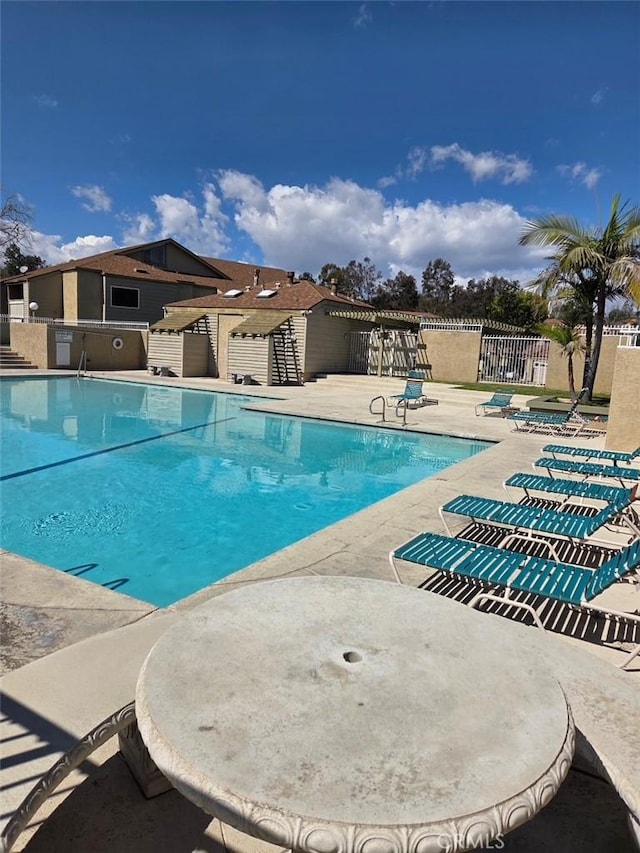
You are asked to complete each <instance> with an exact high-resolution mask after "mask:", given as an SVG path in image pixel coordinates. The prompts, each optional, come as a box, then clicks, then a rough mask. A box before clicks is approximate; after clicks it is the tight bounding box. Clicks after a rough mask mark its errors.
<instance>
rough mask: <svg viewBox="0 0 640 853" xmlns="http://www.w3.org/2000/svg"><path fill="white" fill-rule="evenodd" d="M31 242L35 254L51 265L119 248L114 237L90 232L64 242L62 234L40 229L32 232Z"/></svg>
mask: <svg viewBox="0 0 640 853" xmlns="http://www.w3.org/2000/svg"><path fill="white" fill-rule="evenodd" d="M29 243H30V249H31V250H32V251H33V254H35V255H39V256H40V257H41V258H43V259H44V260H45V261H46V262H47V264H48V265H49V266H52V265H53V264H63V263H65V261H70V260H72V259H74V258H86V257H88V256H89V255H99V254H100V253H101V252H111V251H113V250H114V249H117V248H118V244H117V243H116V241H115V240H114V239H113V237H110V236H108V235H104V236H103V237H96V236H94V235H93V234H88V235H87V236H85V237H76V238H75V240H72V241H71V242H69V243H62V237H61V236H60V235H58V234H42V233H41V232H40V231H32V232H31V235H30V241H29Z"/></svg>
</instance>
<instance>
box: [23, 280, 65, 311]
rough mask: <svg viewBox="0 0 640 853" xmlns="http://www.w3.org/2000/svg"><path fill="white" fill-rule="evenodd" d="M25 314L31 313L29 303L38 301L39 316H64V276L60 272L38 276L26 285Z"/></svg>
mask: <svg viewBox="0 0 640 853" xmlns="http://www.w3.org/2000/svg"><path fill="white" fill-rule="evenodd" d="M24 297H25V306H24V316H25V317H27V316H28V315H29V303H30V302H37V303H38V310H37V311H36V316H38V317H62V316H63V314H62V311H63V308H62V277H61V275H60V273H59V272H55V273H49V274H48V275H42V276H38V278H34V279H31V280H30V281H28V282H27V283H26V284H25V286H24Z"/></svg>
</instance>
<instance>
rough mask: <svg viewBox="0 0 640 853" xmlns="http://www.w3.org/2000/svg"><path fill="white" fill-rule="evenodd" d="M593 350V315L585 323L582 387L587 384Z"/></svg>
mask: <svg viewBox="0 0 640 853" xmlns="http://www.w3.org/2000/svg"><path fill="white" fill-rule="evenodd" d="M592 352H593V317H591V318H588V319H587V320H586V321H585V324H584V370H583V372H582V387H583V388H585V387H586V385H587V377H588V376H589V368H590V366H591V357H592Z"/></svg>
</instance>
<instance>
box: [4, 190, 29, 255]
mask: <svg viewBox="0 0 640 853" xmlns="http://www.w3.org/2000/svg"><path fill="white" fill-rule="evenodd" d="M32 216H33V211H32V209H31V208H30V207H29V205H28V204H27V203H26V202H25V201H24V199H23V198H22V196H21V195H18V193H14V194H13V195H10V196H7V197H6V198H5V200H4V201H3V202H2V207H0V250H3V249H4V248H5V246H8V245H9V244H11V243H16V244H18V245H21V244H22V245H24V244H25V243H28V238H29V226H30V224H31V219H32Z"/></svg>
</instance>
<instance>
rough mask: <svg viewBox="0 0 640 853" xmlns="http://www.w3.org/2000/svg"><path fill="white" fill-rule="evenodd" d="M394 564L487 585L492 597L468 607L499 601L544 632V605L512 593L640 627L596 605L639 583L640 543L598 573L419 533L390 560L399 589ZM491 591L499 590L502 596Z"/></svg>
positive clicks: (628, 616) (482, 595)
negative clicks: (629, 580) (617, 587)
mask: <svg viewBox="0 0 640 853" xmlns="http://www.w3.org/2000/svg"><path fill="white" fill-rule="evenodd" d="M395 560H406V561H408V562H412V563H417V564H418V565H421V566H425V567H429V568H434V569H437V570H439V571H444V572H448V573H450V574H451V575H454V576H463V577H465V578H468V579H470V580H472V581H474V582H477V583H480V584H483V585H487V586H489V587H490V591H488V592H487V591H481V592H479V593H478V594H477V595H476V596H474V598H473V599H472V600H471V601H470V602H469V606H470V607H476V606H477V605H478V604H479V603H480V602H481V601H483V600H492V601H497V602H499V603H501V604H506V605H508V606H512V607H514V608H520V609H522V610H525V611H527V612H529V613H530V614H531V615H532V617H533V619H534V622H535V624H536V625H537V626H538V627H539V628H543V629H544V626H543V624H542V621H541V619H540V613H539V609H540V606H541V605H539V606H538V608H536V607H535V606H534V605H532V604H530V603H526V602H522V601H515V600H513V599H511V598H510V593H511V591H512V590H518V591H519V592H525V593H532V594H534V595H537V596H540V597H541V598H542V599H544V600H543V602H542V604H543V605H544V604H545V603H546V601H545V600H546V599H553V600H555V601H560V602H562V603H564V604H567V605H569V606H571V607H574V608H578V609H581V610H593V611H596V612H598V613H601V614H603V615H604V616H605V617H607V618H608V619H611V618H615V619H621V620H626V621H633V622H637V623H638V624H640V615H639V614H637V613H625V612H620V611H615V610H610V609H607V608H604V607H602V606H598V605H595V604H593V603H592V602H593V600H594V599H595V598H597V597H598V596H599V595H600V594H601V593H602V592H604V590H606V589H607V588H608V587H610V586H612V585H613V584H614V583H616V582H617V581H619V580H620V579H622V578H624V577H629V576H631V574H632V573H636V575H638V578H637V580H640V574H639V569H640V539H636V540H635V541H634V542H632V543H631V544H630V545H628V546H627V547H626V548H623V549H622V550H620V551H618V552H616V553H615V554H614V555H613V556H612V557H610V558H609V559H608V560H607V561H606V562H605V563H603V564H602V565H601V566H600V568H598V569H587V568H583V567H580V566H573V565H571V564H569V563H559V562H557V561H555V560H545V559H543V558H541V557H534V556H530V555H527V554H519V553H517V552H514V551H506V550H505V549H504V548H495V547H492V546H489V545H478V544H476V543H473V542H467V541H466V540H462V539H453V538H451V537H448V536H441V535H439V534H437V533H420V534H419V535H418V536H415V537H414V538H413V539H411V540H410V541H409V542H407V543H405V544H404V545H402V546H400V548H396V549H395V550H394V551H392V552H391V553H390V554H389V562H390V563H391V568H392V569H393V572H394V575H395V577H396V580H397V581H398V583H401V581H400V576H399V574H398V571H397V568H396V565H395ZM492 587H498V589H500V588H501V589H502V592H501V593H500V592H499V591H496V590H495V589H491V588H492ZM638 654H640V644H638V645H637V646H636V647H635V648H633V649H632V650H631V652H630V654H629V655H628V656H627V657H626V658H625V659H624V660H623V661H622V662H621V663H620V664H619V665H620V666H621V667H622V668H626V667H627V666H628V665H629V663H630V662H631V661H632V660H633V659H634V658H635V657H636V656H637V655H638Z"/></svg>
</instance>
